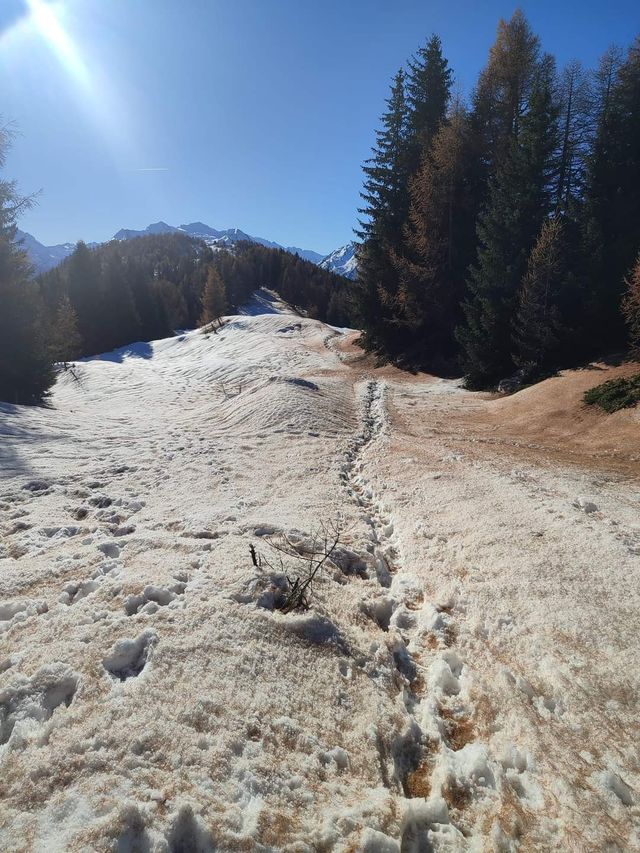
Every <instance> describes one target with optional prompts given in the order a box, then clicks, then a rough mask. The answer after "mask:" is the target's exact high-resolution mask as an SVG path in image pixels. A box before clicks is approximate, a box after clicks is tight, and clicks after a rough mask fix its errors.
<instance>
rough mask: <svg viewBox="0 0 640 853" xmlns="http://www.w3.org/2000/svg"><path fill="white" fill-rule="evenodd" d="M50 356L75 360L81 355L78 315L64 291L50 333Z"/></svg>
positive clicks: (57, 358) (65, 360)
mask: <svg viewBox="0 0 640 853" xmlns="http://www.w3.org/2000/svg"><path fill="white" fill-rule="evenodd" d="M50 340H51V356H52V358H53V360H54V361H62V362H64V363H65V364H66V362H67V361H75V359H77V358H80V356H81V355H82V336H81V335H80V332H79V330H78V315H77V314H76V312H75V310H74V308H73V305H72V304H71V301H70V299H69V297H68V295H67V294H66V293H65V294H63V296H62V297H61V299H60V302H59V304H58V309H57V311H56V315H55V320H54V324H53V328H52V330H51V335H50Z"/></svg>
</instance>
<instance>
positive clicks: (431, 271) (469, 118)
mask: <svg viewBox="0 0 640 853" xmlns="http://www.w3.org/2000/svg"><path fill="white" fill-rule="evenodd" d="M453 93H454V72H453V69H452V68H451V67H450V66H449V63H448V61H447V59H446V57H445V56H444V52H443V47H442V44H441V41H440V39H439V38H438V36H436V35H434V36H432V37H431V38H430V39H429V40H428V42H427V43H426V45H425V46H424V47H423V48H422V49H420V50H419V51H418V52H417V54H416V55H415V56H414V57H413V58H412V59H411V60H410V61H409V62H408V65H407V67H406V69H405V68H402V69H400V70H399V71H398V73H397V74H396V76H395V77H394V79H393V81H392V85H391V91H390V95H389V98H388V101H387V110H386V112H385V113H384V115H383V117H382V119H381V128H380V129H379V130H378V131H377V138H376V139H377V141H376V145H375V148H374V150H373V153H372V156H371V158H370V159H369V160H368V161H367V162H366V163H365V165H364V174H365V181H364V189H363V192H362V198H363V207H362V209H361V211H360V214H361V222H360V229H359V231H358V235H359V238H360V241H361V242H360V245H359V249H358V264H359V278H358V282H357V288H356V294H355V296H356V304H357V310H358V319H359V323H360V325H361V327H362V328H363V330H364V334H363V341H364V345H365V346H366V348H368V349H369V350H372V351H374V352H377V353H378V354H379V355H380V356H381V357H383V358H388V359H391V360H394V361H396V362H397V363H398V364H401V365H402V364H404V365H406V366H408V367H412V368H425V369H428V370H431V371H433V372H452V373H454V374H456V373H464V375H465V377H466V384H467V387H469V388H472V389H481V388H492V387H495V386H496V385H498V384H499V383H500V382H501V380H511V381H512V383H513V384H514V386H515V387H517V385H518V384H523V383H527V382H533V381H536V380H538V379H540V378H542V377H544V376H548V375H549V374H551V373H553V372H554V371H556V370H557V369H559V368H562V367H569V366H572V365H577V364H580V363H583V362H584V361H585V360H588V359H592V358H596V357H601V356H608V355H612V354H616V353H624V352H625V351H626V350H627V348H628V347H629V345H630V344H631V345H635V346H636V347H637V346H639V345H640V313H639V312H640V258H639V257H638V253H639V251H640V38H637V39H636V40H635V41H634V42H633V44H632V45H631V47H629V49H628V50H627V51H626V52H623V51H622V50H621V49H619V48H617V47H611V48H610V49H609V50H607V52H606V53H605V55H604V56H603V57H602V59H601V61H600V63H599V66H598V67H597V68H596V69H595V70H586V69H584V68H583V67H582V66H581V64H580V63H579V62H578V61H572V62H569V63H568V64H567V65H566V66H565V67H563V68H558V67H557V64H556V62H555V60H554V58H553V57H552V56H550V55H549V54H548V53H545V52H544V51H543V48H542V45H541V43H540V40H539V38H538V37H537V36H536V35H535V33H534V32H533V31H532V29H531V27H530V25H529V23H528V21H527V20H526V18H525V16H524V14H523V13H522V12H521V11H516V12H515V14H514V15H513V16H512V18H511V19H510V20H508V21H505V20H501V21H500V23H499V25H498V30H497V36H496V40H495V42H494V44H493V45H492V47H491V49H490V51H489V56H488V60H487V63H486V66H485V67H484V68H483V70H482V71H481V73H480V75H479V78H478V80H477V84H476V86H475V89H474V90H473V92H472V94H471V96H470V98H469V100H468V102H466V101H465V100H464V99H463V98H461V97H460V96H455V95H454V94H453Z"/></svg>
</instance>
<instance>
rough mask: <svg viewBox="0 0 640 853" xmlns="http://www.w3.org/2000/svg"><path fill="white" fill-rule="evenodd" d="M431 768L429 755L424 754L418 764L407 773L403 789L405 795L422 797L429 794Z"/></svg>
mask: <svg viewBox="0 0 640 853" xmlns="http://www.w3.org/2000/svg"><path fill="white" fill-rule="evenodd" d="M431 770H432V760H431V758H430V756H424V757H423V758H422V759H421V761H420V764H418V766H417V767H416V769H415V770H413V771H412V772H411V773H409V774H408V776H407V778H406V781H405V784H404V789H405V793H406V796H407V797H424V798H425V799H426V798H427V797H429V796H430V795H431Z"/></svg>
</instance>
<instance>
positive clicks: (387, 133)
mask: <svg viewBox="0 0 640 853" xmlns="http://www.w3.org/2000/svg"><path fill="white" fill-rule="evenodd" d="M404 89H405V79H404V72H403V71H402V70H400V71H399V72H398V73H397V74H396V76H395V78H394V81H393V85H392V87H391V95H390V97H389V99H388V101H387V107H388V109H387V112H386V113H385V114H384V115H383V116H382V120H381V121H382V129H381V130H378V131H376V138H377V142H376V147H375V148H374V150H373V156H372V157H371V158H370V159H369V160H367V162H366V163H365V165H364V166H363V171H364V174H365V183H364V189H363V192H362V194H361V195H362V198H363V200H364V201H365V207H363V208H361V209H360V211H359V212H360V213H361V214H363V215H364V217H365V218H364V219H363V220H361V221H360V230H359V231H357V232H356V233H357V234H358V236H359V237H360V238H361V240H362V245H361V247H360V249H359V250H358V285H357V306H358V312H359V314H360V319H361V322H362V324H363V327H364V331H365V336H366V337H367V339H368V342H369V344H370V345H371V346H374V347H379V348H381V349H383V350H386V349H389V348H393V347H394V346H395V343H396V342H395V338H396V335H397V329H396V327H395V323H394V303H395V299H396V294H397V280H396V275H395V270H394V265H393V262H392V253H393V252H394V251H395V252H399V251H400V247H401V243H402V236H403V225H404V223H405V221H406V218H407V213H408V208H409V198H408V161H407V118H408V111H407V103H406V98H405V90H404Z"/></svg>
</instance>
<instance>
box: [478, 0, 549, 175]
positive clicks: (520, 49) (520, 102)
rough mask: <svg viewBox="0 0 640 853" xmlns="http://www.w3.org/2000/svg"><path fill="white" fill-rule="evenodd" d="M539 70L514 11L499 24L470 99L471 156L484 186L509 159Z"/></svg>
mask: <svg viewBox="0 0 640 853" xmlns="http://www.w3.org/2000/svg"><path fill="white" fill-rule="evenodd" d="M539 65H540V41H539V39H538V37H537V36H536V35H535V34H534V33H533V31H532V29H531V27H530V25H529V22H528V21H527V19H526V18H525V16H524V14H523V12H522V10H521V9H517V10H516V11H515V12H514V14H513V15H512V17H511V18H510V20H508V21H505V20H504V19H501V20H500V22H499V24H498V31H497V34H496V40H495V42H494V43H493V45H492V47H491V49H490V51H489V61H488V63H487V65H486V67H485V68H484V69H483V71H482V72H481V73H480V78H479V80H478V85H477V87H476V90H475V92H474V95H473V110H472V126H473V129H474V133H475V136H476V146H477V151H476V155H477V157H478V158H479V160H480V163H479V166H480V167H481V171H482V172H483V177H484V180H485V181H488V180H489V179H490V178H491V176H492V175H494V174H495V172H496V170H497V168H498V167H499V166H500V164H501V163H502V162H503V161H504V159H505V158H506V157H507V156H508V155H509V153H510V150H511V142H512V140H514V139H515V140H517V139H518V136H519V134H520V128H521V125H522V119H523V117H524V116H525V115H526V113H527V111H528V104H529V98H530V96H531V92H532V90H533V88H534V83H535V80H536V76H537V73H538V69H539Z"/></svg>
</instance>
